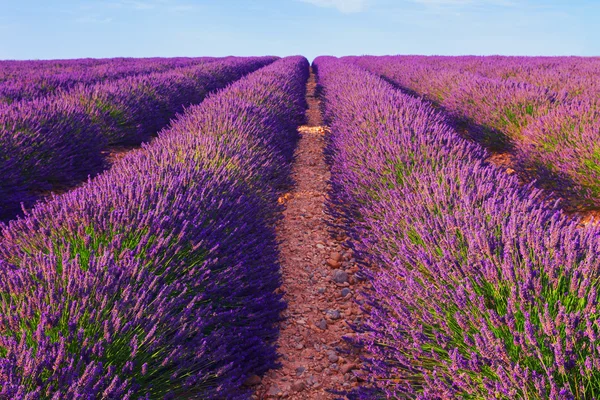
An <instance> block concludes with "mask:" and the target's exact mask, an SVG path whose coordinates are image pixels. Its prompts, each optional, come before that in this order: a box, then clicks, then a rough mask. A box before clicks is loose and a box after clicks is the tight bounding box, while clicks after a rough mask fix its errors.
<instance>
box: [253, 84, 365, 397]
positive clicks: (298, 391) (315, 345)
mask: <svg viewBox="0 0 600 400" xmlns="http://www.w3.org/2000/svg"><path fill="white" fill-rule="evenodd" d="M315 88H316V83H315V79H314V75H313V74H312V73H311V77H310V80H309V82H308V86H307V101H308V103H309V109H308V111H307V119H308V125H305V126H302V127H300V128H299V132H300V135H301V139H300V141H299V144H298V147H297V149H296V159H295V165H294V169H293V177H294V180H295V182H296V184H295V186H294V187H293V189H292V191H291V192H289V193H287V194H285V195H284V196H282V197H281V198H280V201H281V202H283V203H284V204H285V206H286V208H285V211H284V218H283V219H282V221H281V223H280V225H279V226H278V229H277V233H278V236H279V240H280V243H281V244H280V253H281V266H282V276H283V286H282V290H283V292H284V298H285V300H286V302H287V304H288V308H287V310H286V311H285V313H284V318H285V320H284V321H283V322H282V323H281V326H280V329H281V331H280V337H279V339H278V348H279V353H280V355H281V357H280V361H281V363H282V368H281V369H277V370H272V371H270V372H268V373H267V374H266V376H265V377H263V379H262V381H261V380H260V378H259V377H257V376H254V377H251V379H249V381H248V382H247V384H249V385H254V386H256V387H255V394H254V398H255V399H271V398H291V399H333V398H336V397H339V395H337V396H336V395H334V394H332V393H331V392H330V391H331V390H333V391H345V390H349V389H351V388H352V387H355V386H357V385H358V382H359V381H360V380H361V378H362V376H361V372H360V371H359V367H360V362H359V359H358V354H357V352H356V351H357V350H356V349H355V348H353V347H352V346H350V345H349V344H348V343H347V342H346V341H345V340H344V339H343V337H344V336H346V337H352V336H353V331H352V329H351V328H350V326H349V324H351V323H353V322H354V321H355V320H357V318H360V315H361V311H360V309H359V306H358V304H357V302H356V300H359V299H360V292H361V291H362V289H361V286H362V284H363V283H362V282H360V281H358V280H357V277H356V276H355V274H356V272H358V266H357V265H356V262H355V260H354V257H353V255H352V252H351V251H350V250H349V249H348V248H346V247H344V246H343V245H342V243H343V240H344V237H342V236H339V235H337V234H334V235H335V237H332V236H331V229H330V227H329V225H328V223H327V221H328V218H329V217H328V216H327V215H326V214H325V201H326V196H327V193H328V190H329V186H328V179H329V168H328V166H327V164H326V163H325V160H324V154H323V149H324V147H325V137H324V134H325V132H326V131H325V129H326V128H325V127H323V126H322V125H321V124H322V120H321V114H320V112H319V100H318V98H317V97H315Z"/></svg>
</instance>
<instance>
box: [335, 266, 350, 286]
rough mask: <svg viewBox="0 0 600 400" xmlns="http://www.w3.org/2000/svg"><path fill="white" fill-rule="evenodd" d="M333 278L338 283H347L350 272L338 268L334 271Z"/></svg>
mask: <svg viewBox="0 0 600 400" xmlns="http://www.w3.org/2000/svg"><path fill="white" fill-rule="evenodd" d="M332 279H333V281H334V282H336V283H345V282H348V274H347V273H346V271H342V270H341V269H336V270H334V271H333V275H332Z"/></svg>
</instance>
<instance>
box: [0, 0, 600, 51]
mask: <svg viewBox="0 0 600 400" xmlns="http://www.w3.org/2000/svg"><path fill="white" fill-rule="evenodd" d="M598 21H600V0H564V1H558V0H546V1H543V0H64V1H47V0H14V1H9V0H0V37H1V38H2V39H1V40H0V59H47V58H76V57H116V56H129V57H146V56H202V55H211V56H224V55H231V54H233V55H265V54H274V55H280V56H284V55H291V54H303V55H305V56H307V57H308V58H309V59H312V58H314V57H315V56H317V55H320V54H332V55H347V54H449V55H457V54H514V55H600V40H598V39H599V38H600V23H598Z"/></svg>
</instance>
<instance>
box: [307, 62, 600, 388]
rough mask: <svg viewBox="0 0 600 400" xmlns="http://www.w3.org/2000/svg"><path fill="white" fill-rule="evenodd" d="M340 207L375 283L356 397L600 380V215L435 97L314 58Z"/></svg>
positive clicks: (586, 384)
mask: <svg viewBox="0 0 600 400" xmlns="http://www.w3.org/2000/svg"><path fill="white" fill-rule="evenodd" d="M315 66H316V68H317V71H318V79H319V84H320V85H321V86H322V87H323V88H324V96H325V98H324V105H325V111H326V118H327V119H328V121H329V122H330V123H331V135H330V145H329V149H328V154H329V158H330V161H331V165H332V178H331V179H332V184H333V190H332V193H333V197H332V204H331V208H332V209H336V210H341V211H340V215H342V216H343V217H344V218H345V220H346V226H347V227H348V229H349V233H350V235H351V237H352V238H353V242H354V245H355V247H356V250H357V252H358V255H359V256H360V257H362V259H363V261H364V263H365V266H366V267H365V272H366V273H367V274H368V276H369V277H370V280H371V283H372V286H373V291H372V293H371V295H370V307H369V308H367V310H368V311H369V314H368V319H367V321H366V322H365V325H364V327H363V329H364V333H365V334H364V335H363V336H364V341H363V344H364V345H365V346H366V349H367V350H368V352H369V356H368V359H367V364H366V365H367V369H368V371H369V372H370V376H371V378H372V384H373V387H372V388H370V389H365V390H362V391H358V392H355V393H353V394H352V395H351V397H357V398H365V399H366V398H369V399H372V398H418V399H446V398H485V399H489V398H498V399H514V398H527V399H573V398H579V399H592V398H597V397H598V396H600V384H599V382H600V356H599V348H598V334H599V330H600V327H599V326H598V319H597V304H598V290H597V282H598V265H597V259H598V253H599V252H600V246H599V243H600V241H599V239H600V232H599V231H598V228H596V227H593V226H588V227H586V228H580V227H578V226H577V224H578V221H575V220H572V219H571V218H569V217H567V216H565V215H564V214H563V213H562V212H560V211H558V210H557V209H556V208H555V205H551V204H546V203H544V202H543V201H541V200H540V197H541V194H540V192H539V191H537V190H535V189H533V188H532V187H530V186H522V185H520V184H519V182H518V180H517V179H516V178H515V177H514V176H509V175H506V174H505V173H504V172H503V171H502V170H501V169H498V168H496V167H493V166H491V165H489V164H487V163H486V162H485V158H486V156H487V154H486V153H485V151H484V150H482V149H481V148H480V147H478V146H477V145H476V144H474V143H472V142H468V141H466V140H464V139H462V138H461V137H460V136H459V135H458V134H457V133H456V132H455V131H454V130H453V129H452V128H451V127H450V126H449V125H447V124H446V122H445V119H444V117H443V116H442V115H441V114H439V113H438V112H436V111H435V110H434V109H433V108H432V107H431V106H430V105H428V104H427V103H424V102H423V101H421V100H419V99H417V98H414V97H411V96H409V95H407V94H404V93H401V92H400V91H398V90H396V89H394V88H393V87H392V86H390V85H389V84H387V83H385V82H384V81H382V80H381V79H380V78H378V77H376V76H375V75H372V74H370V73H368V72H367V71H365V70H362V69H360V68H358V67H357V66H355V65H352V64H351V63H348V62H343V61H340V60H338V59H335V58H328V57H320V58H317V59H316V60H315Z"/></svg>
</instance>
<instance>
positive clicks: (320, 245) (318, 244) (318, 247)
mask: <svg viewBox="0 0 600 400" xmlns="http://www.w3.org/2000/svg"><path fill="white" fill-rule="evenodd" d="M324 248H325V246H323V245H322V244H321V243H317V249H320V250H323V249H324Z"/></svg>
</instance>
